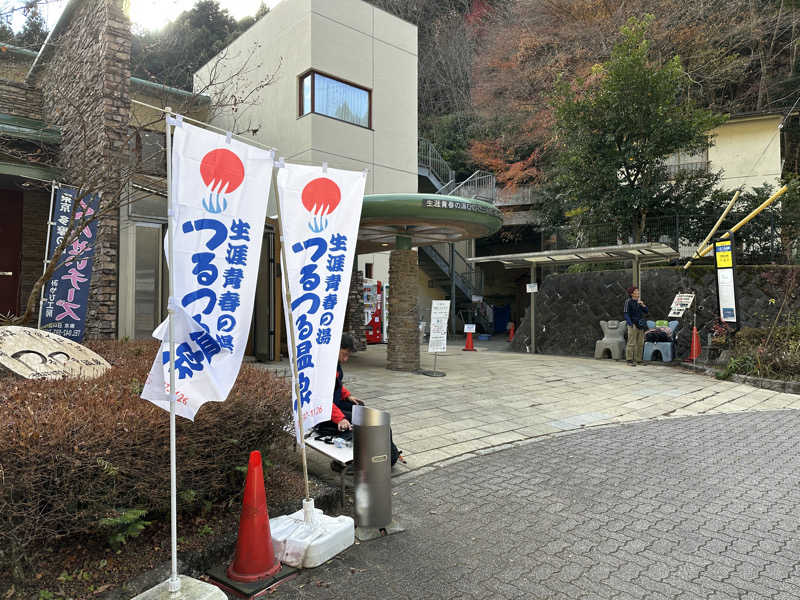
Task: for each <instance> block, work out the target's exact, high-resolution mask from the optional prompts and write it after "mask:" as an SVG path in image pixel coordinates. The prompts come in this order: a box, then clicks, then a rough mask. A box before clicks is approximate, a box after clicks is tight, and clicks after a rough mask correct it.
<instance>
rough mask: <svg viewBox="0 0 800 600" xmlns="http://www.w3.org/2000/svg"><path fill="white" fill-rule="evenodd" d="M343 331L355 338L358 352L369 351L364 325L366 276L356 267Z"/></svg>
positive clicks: (352, 276)
mask: <svg viewBox="0 0 800 600" xmlns="http://www.w3.org/2000/svg"><path fill="white" fill-rule="evenodd" d="M353 262H356V261H353ZM342 331H343V332H344V333H349V334H350V335H351V336H353V341H354V342H355V343H356V351H361V350H366V349H367V328H366V326H365V325H364V274H363V273H362V272H361V271H358V270H356V268H355V265H354V266H353V274H352V275H351V277H350V292H349V295H348V297H347V310H346V311H345V313H344V326H343V327H342Z"/></svg>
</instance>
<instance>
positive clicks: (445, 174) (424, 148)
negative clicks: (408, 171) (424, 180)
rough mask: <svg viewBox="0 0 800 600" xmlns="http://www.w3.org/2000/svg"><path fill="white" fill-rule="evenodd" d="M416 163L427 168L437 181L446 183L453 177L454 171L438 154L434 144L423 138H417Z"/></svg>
mask: <svg viewBox="0 0 800 600" xmlns="http://www.w3.org/2000/svg"><path fill="white" fill-rule="evenodd" d="M417 164H418V165H419V166H420V167H424V168H426V169H429V170H430V172H431V173H432V174H433V175H434V176H435V177H436V178H437V179H438V180H439V181H442V182H446V184H450V183H451V182H452V181H453V180H454V179H455V171H453V169H451V168H450V164H449V163H448V162H447V161H446V160H445V159H444V158H443V157H442V155H441V154H439V151H438V150H437V149H436V146H434V145H433V144H431V143H430V142H429V141H428V140H426V139H424V138H419V139H418V140H417Z"/></svg>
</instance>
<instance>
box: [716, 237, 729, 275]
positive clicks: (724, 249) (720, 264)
mask: <svg viewBox="0 0 800 600" xmlns="http://www.w3.org/2000/svg"><path fill="white" fill-rule="evenodd" d="M714 256H715V257H716V260H717V268H718V269H725V268H730V267H733V248H732V247H731V242H730V240H724V241H722V242H714Z"/></svg>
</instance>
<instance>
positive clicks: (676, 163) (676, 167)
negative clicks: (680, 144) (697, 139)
mask: <svg viewBox="0 0 800 600" xmlns="http://www.w3.org/2000/svg"><path fill="white" fill-rule="evenodd" d="M664 164H665V165H666V167H667V170H668V171H669V174H670V175H673V176H674V175H676V174H677V173H678V172H679V171H689V172H694V171H707V170H708V148H706V149H704V150H701V151H700V152H698V153H697V154H689V153H688V152H676V153H675V154H671V155H670V156H668V157H667V158H666V160H665V161H664Z"/></svg>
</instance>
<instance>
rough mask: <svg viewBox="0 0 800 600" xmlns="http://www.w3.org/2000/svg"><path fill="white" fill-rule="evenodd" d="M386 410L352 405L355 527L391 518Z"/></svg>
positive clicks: (381, 523) (383, 522) (380, 523)
mask: <svg viewBox="0 0 800 600" xmlns="http://www.w3.org/2000/svg"><path fill="white" fill-rule="evenodd" d="M389 425H390V416H389V413H388V412H384V411H382V410H376V409H374V408H367V407H366V406H360V405H355V406H353V459H354V461H353V487H354V490H355V492H354V495H355V513H356V523H357V524H358V526H359V527H375V528H381V527H386V526H388V525H389V523H390V522H391V520H392V462H391V458H392V457H391V444H390V440H391V432H390V430H389Z"/></svg>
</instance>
